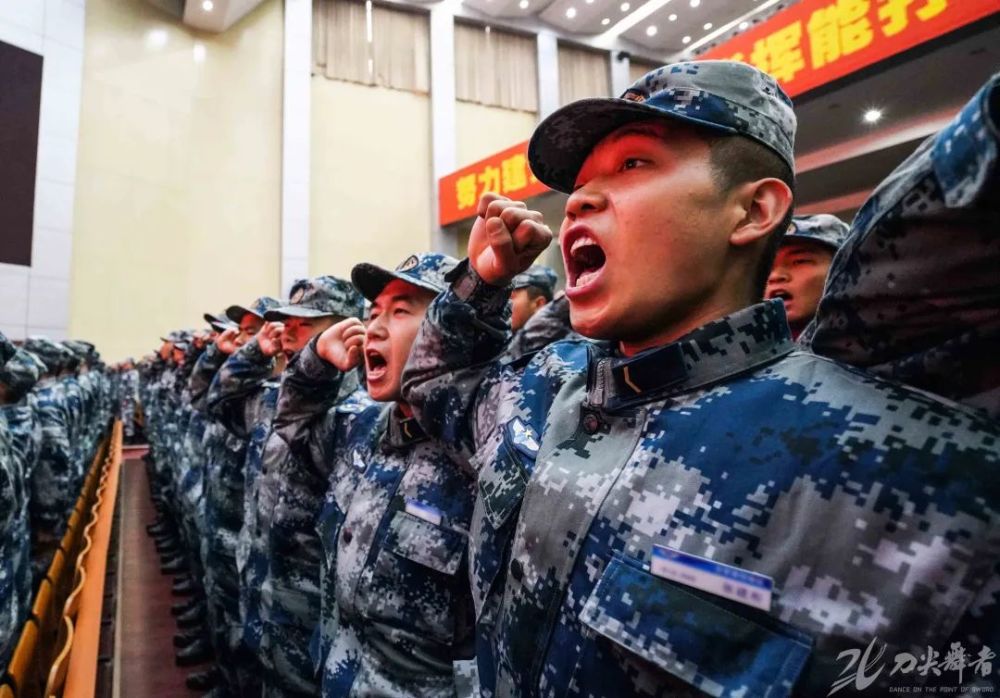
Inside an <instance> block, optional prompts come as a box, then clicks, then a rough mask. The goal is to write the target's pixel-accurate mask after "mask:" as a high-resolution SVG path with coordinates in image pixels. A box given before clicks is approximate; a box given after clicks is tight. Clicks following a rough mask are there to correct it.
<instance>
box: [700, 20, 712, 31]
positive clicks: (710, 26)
mask: <svg viewBox="0 0 1000 698" xmlns="http://www.w3.org/2000/svg"><path fill="white" fill-rule="evenodd" d="M711 28H712V23H711V22H705V26H703V27H702V29H704V30H705V31H708V30H709V29H711Z"/></svg>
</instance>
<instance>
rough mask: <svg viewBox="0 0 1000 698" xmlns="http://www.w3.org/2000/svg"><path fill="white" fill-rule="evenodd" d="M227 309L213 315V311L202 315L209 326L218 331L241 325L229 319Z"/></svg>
mask: <svg viewBox="0 0 1000 698" xmlns="http://www.w3.org/2000/svg"><path fill="white" fill-rule="evenodd" d="M230 307H235V306H230ZM227 311H228V308H227V309H226V310H223V311H222V312H221V313H219V314H218V315H213V314H212V313H205V314H204V315H203V316H202V317H204V318H205V322H207V323H208V324H209V327H211V328H212V329H213V330H215V331H216V332H225V331H226V330H228V329H229V328H231V327H239V325H237V324H236V323H235V322H233V321H232V320H230V319H229V317H228V315H227V314H226V312H227ZM245 314H246V313H244V315H245ZM242 318H243V316H242V315H241V316H240V319H242Z"/></svg>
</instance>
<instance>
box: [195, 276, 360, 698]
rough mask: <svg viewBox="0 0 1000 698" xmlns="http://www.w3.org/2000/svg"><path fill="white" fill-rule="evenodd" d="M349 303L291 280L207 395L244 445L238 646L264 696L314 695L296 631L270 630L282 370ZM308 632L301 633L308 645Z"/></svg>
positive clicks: (338, 289) (347, 294)
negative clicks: (253, 663) (249, 658)
mask: <svg viewBox="0 0 1000 698" xmlns="http://www.w3.org/2000/svg"><path fill="white" fill-rule="evenodd" d="M354 297H356V294H355V292H354V290H353V289H352V288H351V286H350V284H348V283H347V282H346V281H343V280H341V279H336V278H334V277H330V276H319V277H314V278H312V279H303V280H300V281H297V282H296V283H295V284H294V285H293V286H292V289H291V297H290V301H289V303H288V304H287V305H285V306H282V307H280V308H275V309H272V310H269V311H267V312H266V313H265V315H264V318H265V320H267V324H265V325H264V327H263V328H262V329H261V330H260V332H258V333H257V335H256V336H255V337H254V338H253V339H251V340H250V341H249V342H247V343H246V344H245V345H244V346H243V347H241V348H240V349H239V350H238V351H236V352H235V353H233V355H232V356H230V357H229V359H228V360H226V362H225V363H224V364H223V365H222V367H221V368H220V369H219V372H218V374H217V375H216V377H215V379H214V380H213V381H212V385H211V387H210V389H209V394H208V400H207V402H208V408H209V414H211V415H212V416H213V417H214V418H216V419H218V420H219V421H220V422H221V423H222V424H223V425H224V426H225V427H226V429H228V430H229V431H230V432H232V433H234V434H236V435H237V436H240V437H242V438H246V439H247V440H248V443H247V454H246V461H245V463H244V499H243V526H242V527H241V529H240V535H239V538H238V541H237V548H236V564H237V568H238V569H239V572H240V615H241V620H242V624H243V644H244V646H245V648H246V649H247V650H248V651H249V652H250V653H252V654H253V655H254V656H255V657H256V660H257V663H258V665H259V667H258V670H259V671H260V672H261V678H262V679H263V693H264V695H296V694H298V693H310V692H312V693H315V691H316V681H315V678H314V677H313V676H312V669H311V661H310V658H309V655H308V652H307V651H306V650H303V649H302V648H301V645H300V643H299V642H297V639H298V638H297V636H298V635H301V633H302V630H301V629H300V628H298V627H297V626H296V625H295V624H294V623H293V622H289V623H287V624H285V618H284V616H282V615H281V610H280V608H279V609H276V610H277V611H278V615H277V617H276V618H274V625H269V624H270V622H271V620H272V619H271V617H270V616H269V609H270V607H271V604H272V600H273V599H272V594H271V588H270V586H269V585H268V584H267V580H268V572H269V566H270V562H271V560H270V555H269V545H270V543H269V535H270V522H271V516H272V513H273V511H274V503H275V496H276V494H277V489H278V483H279V479H278V478H279V477H280V475H279V474H280V473H281V472H282V471H283V463H284V461H285V460H286V459H287V458H288V456H289V454H288V449H287V447H286V446H285V444H284V442H283V441H282V440H281V439H280V438H279V437H278V436H277V435H272V431H271V426H272V425H271V422H272V419H273V416H274V410H275V407H276V403H277V395H278V386H279V384H280V376H281V371H282V370H283V369H284V367H285V365H287V361H288V359H290V358H291V357H292V356H294V355H295V354H296V353H297V352H298V351H299V350H300V349H301V348H302V347H304V346H305V345H306V343H307V342H308V341H309V340H310V339H311V338H312V337H313V336H315V335H317V334H319V333H320V332H322V331H323V330H325V329H326V328H327V327H329V326H330V325H332V324H333V323H334V322H335V321H337V320H338V319H342V318H343V317H346V316H349V315H350V314H351V312H353V311H352V309H353V308H354V307H355V306H354V304H353V298H354ZM311 631H312V628H310V629H309V630H308V631H306V642H307V643H308V637H309V634H310V633H311Z"/></svg>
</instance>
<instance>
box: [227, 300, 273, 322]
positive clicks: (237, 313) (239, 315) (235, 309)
mask: <svg viewBox="0 0 1000 698" xmlns="http://www.w3.org/2000/svg"><path fill="white" fill-rule="evenodd" d="M247 313H250V314H251V315H253V316H254V317H255V318H259V319H261V320H263V319H264V318H262V317H261V316H260V315H259V314H258V313H255V312H254V311H252V310H250V308H244V307H243V306H242V305H231V306H229V307H228V308H226V317H227V318H229V319H230V320H232V321H233V322H235V323H236V324H237V325H238V324H240V321H242V320H243V316H244V315H246V314H247Z"/></svg>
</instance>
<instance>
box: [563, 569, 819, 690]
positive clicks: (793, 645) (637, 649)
mask: <svg viewBox="0 0 1000 698" xmlns="http://www.w3.org/2000/svg"><path fill="white" fill-rule="evenodd" d="M724 604H725V605H724ZM734 607H739V608H738V610H737V609H735V608H734ZM580 620H581V621H582V622H583V623H584V625H586V626H587V627H588V628H590V629H591V630H592V631H594V632H595V633H598V634H599V635H601V636H603V637H605V638H607V639H608V640H610V641H612V642H614V643H615V644H617V645H618V646H620V647H621V648H623V649H625V650H627V651H629V652H631V653H633V654H636V655H637V656H639V657H641V658H642V659H644V660H646V661H647V662H650V663H652V664H654V665H655V666H657V667H659V668H660V669H662V670H663V671H666V672H668V673H670V674H672V675H673V676H676V677H677V678H679V679H681V680H683V681H686V682H687V683H690V684H691V685H693V686H696V687H698V688H699V689H700V690H702V691H705V692H707V693H709V694H711V695H716V696H721V695H740V693H741V692H742V694H743V695H749V696H766V697H767V698H779V697H780V696H787V695H790V694H791V692H792V689H793V687H794V686H795V682H796V680H797V679H798V677H799V674H800V673H801V672H802V668H803V666H804V665H805V663H806V660H807V659H808V658H809V655H810V653H811V651H812V638H810V637H809V636H808V635H807V634H805V633H803V632H801V631H799V630H796V629H795V628H793V627H792V626H790V625H788V624H787V623H783V622H781V621H779V620H777V619H775V618H773V617H771V616H769V615H767V614H766V613H763V612H760V611H757V610H755V609H751V608H746V609H745V612H744V608H743V607H742V606H739V604H735V603H732V604H731V603H730V602H727V601H724V600H721V599H720V603H715V602H714V601H710V600H708V599H706V598H703V597H702V596H701V595H698V594H696V593H692V592H691V591H688V590H686V589H684V588H683V587H682V586H681V585H678V584H675V583H673V582H670V581H667V580H665V579H660V578H659V577H655V576H653V575H652V574H650V573H648V572H646V571H644V570H642V569H639V568H638V567H635V566H633V565H631V564H628V563H626V562H625V561H623V560H622V559H620V558H614V559H613V560H612V561H611V562H610V564H609V565H608V568H607V569H606V570H605V571H604V574H603V575H602V577H601V580H600V582H598V584H597V586H596V587H595V589H594V591H593V593H591V595H590V598H588V599H587V602H586V604H585V605H584V608H583V610H582V611H581V612H580Z"/></svg>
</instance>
